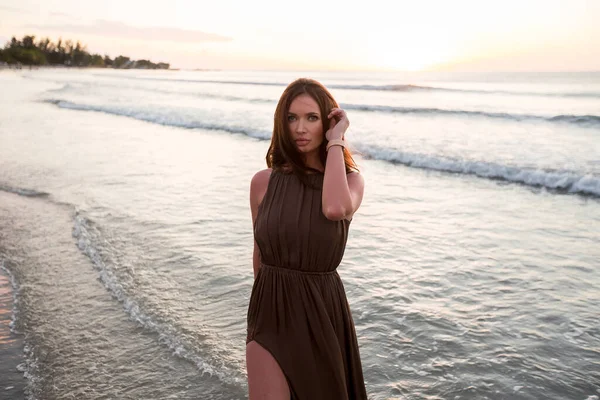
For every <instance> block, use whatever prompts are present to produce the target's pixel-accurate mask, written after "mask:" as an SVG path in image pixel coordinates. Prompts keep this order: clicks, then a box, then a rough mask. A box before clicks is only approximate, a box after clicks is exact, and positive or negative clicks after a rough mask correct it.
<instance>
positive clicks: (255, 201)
mask: <svg viewBox="0 0 600 400" xmlns="http://www.w3.org/2000/svg"><path fill="white" fill-rule="evenodd" d="M270 176H271V169H270V168H269V169H264V170H262V171H259V172H257V173H256V174H254V176H253V177H252V181H251V182H250V211H251V213H252V227H253V230H254V224H255V222H256V217H257V215H258V206H259V205H260V203H261V202H262V200H263V198H264V196H265V193H266V192H267V186H268V184H269V177H270ZM252 236H254V232H253V233H252ZM253 242H254V250H253V251H252V269H253V270H254V278H255V279H256V275H258V270H259V269H260V249H259V248H258V244H257V243H256V240H253Z"/></svg>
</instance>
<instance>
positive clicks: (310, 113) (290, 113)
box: [288, 111, 319, 116]
mask: <svg viewBox="0 0 600 400" xmlns="http://www.w3.org/2000/svg"><path fill="white" fill-rule="evenodd" d="M288 115H296V113H293V112H288ZM305 115H317V116H318V115H319V113H317V112H314V111H311V112H309V113H306V114H305Z"/></svg>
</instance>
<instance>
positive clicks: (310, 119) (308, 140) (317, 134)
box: [288, 94, 323, 155]
mask: <svg viewBox="0 0 600 400" xmlns="http://www.w3.org/2000/svg"><path fill="white" fill-rule="evenodd" d="M321 118H322V117H321V111H320V110H319V105H318V104H317V102H316V101H315V100H314V99H313V98H312V97H310V96H309V95H307V94H301V95H300V96H298V97H296V98H295V99H294V100H292V104H290V109H289V110H288V124H289V127H290V133H291V135H292V140H293V141H294V143H295V144H296V148H297V149H298V150H299V151H300V152H301V153H303V154H305V155H306V154H308V153H312V152H315V151H316V152H318V151H319V147H320V146H321V143H323V121H322V120H321Z"/></svg>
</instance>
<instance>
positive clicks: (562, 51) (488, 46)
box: [0, 0, 600, 71]
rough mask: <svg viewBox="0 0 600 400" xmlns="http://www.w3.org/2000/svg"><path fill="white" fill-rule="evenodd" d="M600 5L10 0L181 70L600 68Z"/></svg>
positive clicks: (19, 14) (77, 32)
mask: <svg viewBox="0 0 600 400" xmlns="http://www.w3.org/2000/svg"><path fill="white" fill-rule="evenodd" d="M597 21H600V0H568V1H567V0H543V1H541V0H503V1H488V0H453V1H448V0H420V1H416V0H411V1H405V0H395V1H394V0H368V1H360V2H359V1H352V0H349V1H336V0H333V1H328V0H302V1H297V0H274V1H270V0H252V1H248V0H246V1H233V0H211V1H205V0H172V1H169V2H167V1H160V2H152V1H148V0H143V1H142V0H103V1H93V2H92V1H86V0H44V1H43V2H39V1H38V0H36V1H33V0H18V1H16V0H0V43H2V44H4V43H6V42H7V41H8V40H10V38H11V37H12V36H17V37H18V38H21V37H22V36H23V35H26V34H30V35H35V36H36V38H38V39H39V38H41V37H49V38H50V39H51V40H53V41H56V40H57V39H58V38H59V37H62V38H63V39H71V40H73V41H77V40H79V41H81V42H82V43H84V44H86V45H87V49H88V51H89V52H92V53H100V54H103V55H104V54H108V55H109V56H110V57H113V58H114V57H116V56H118V55H121V54H122V55H125V56H129V57H131V58H132V59H142V58H143V59H150V60H151V61H153V62H168V63H170V64H171V68H182V69H195V68H201V69H259V70H338V71H340V70H342V71H343V70H362V71H372V70H387V71H419V70H440V71H600V23H597Z"/></svg>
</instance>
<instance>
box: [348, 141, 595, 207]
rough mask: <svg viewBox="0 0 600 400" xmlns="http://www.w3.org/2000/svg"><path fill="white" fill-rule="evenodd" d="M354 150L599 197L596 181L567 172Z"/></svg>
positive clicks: (394, 160)
mask: <svg viewBox="0 0 600 400" xmlns="http://www.w3.org/2000/svg"><path fill="white" fill-rule="evenodd" d="M355 147H356V148H357V149H358V150H359V151H360V152H361V153H362V154H364V155H365V156H367V157H369V158H374V159H378V160H384V161H389V162H392V163H397V164H402V165H406V166H409V167H415V168H423V169H429V170H435V171H443V172H451V173H457V174H467V175H475V176H478V177H481V178H487V179H497V180H503V181H508V182H514V183H520V184H523V185H528V186H533V187H544V188H546V189H550V190H556V191H563V192H567V193H577V194H583V195H589V196H594V197H600V177H597V176H593V175H591V174H586V175H582V174H578V173H576V172H571V171H546V170H542V169H530V168H523V167H518V166H507V165H502V164H496V163H491V162H485V161H472V160H461V159H452V158H447V157H440V156H432V155H428V154H418V153H409V152H403V151H399V150H394V149H388V148H382V147H378V146H371V145H367V144H361V143H356V144H355Z"/></svg>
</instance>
